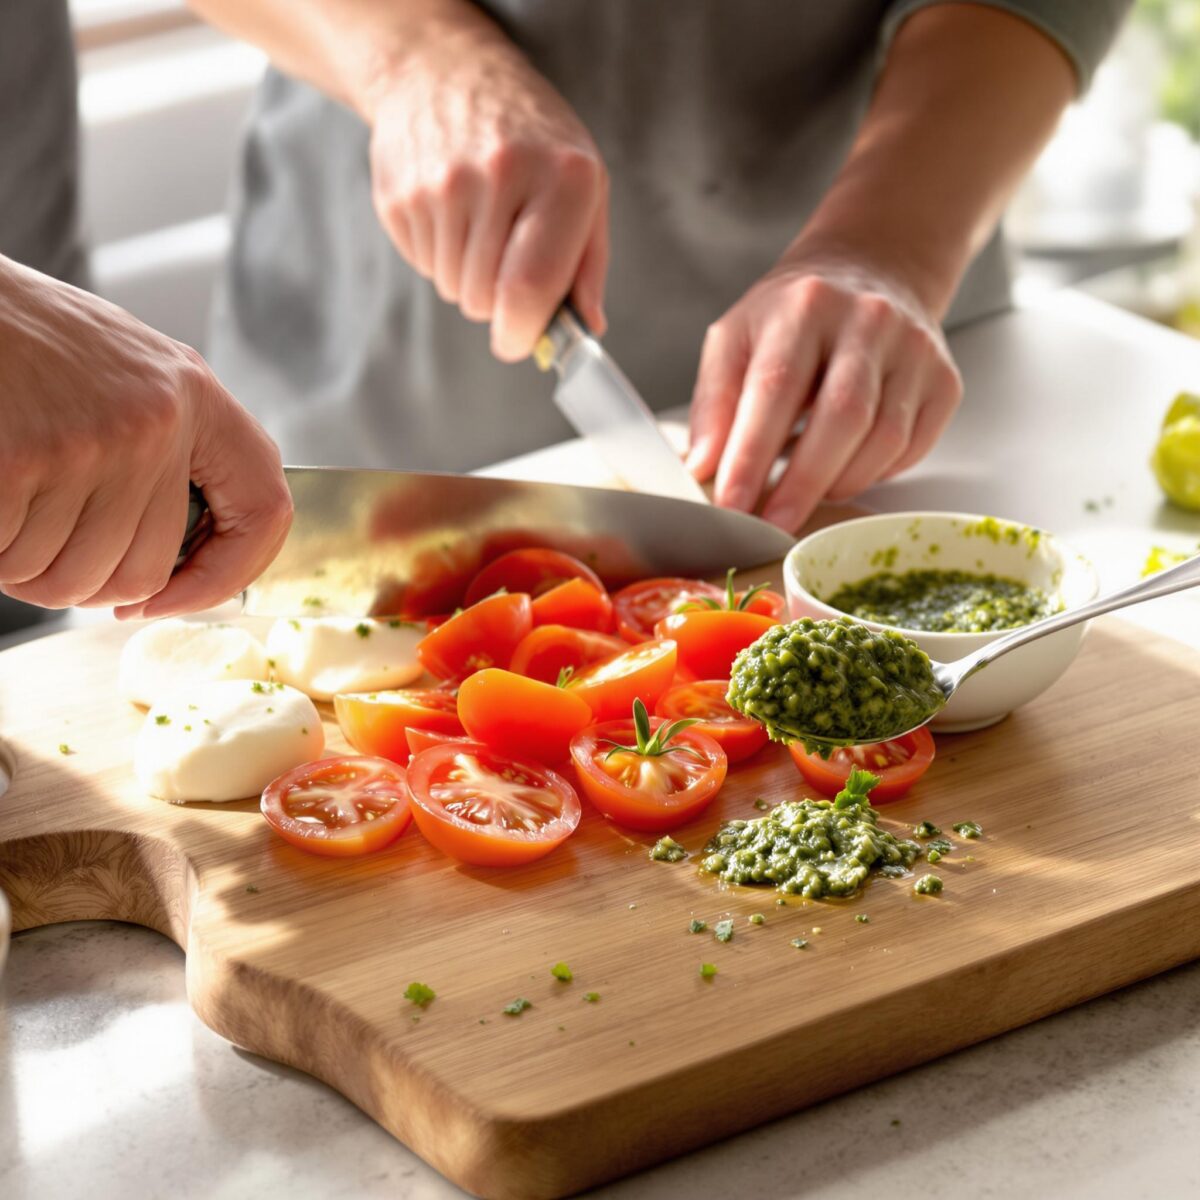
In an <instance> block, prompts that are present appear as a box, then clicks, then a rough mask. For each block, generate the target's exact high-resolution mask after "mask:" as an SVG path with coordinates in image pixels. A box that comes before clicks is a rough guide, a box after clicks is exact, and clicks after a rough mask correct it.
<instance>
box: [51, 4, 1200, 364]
mask: <svg viewBox="0 0 1200 1200" xmlns="http://www.w3.org/2000/svg"><path fill="white" fill-rule="evenodd" d="M71 6H72V10H73V13H74V18H75V24H76V30H77V39H78V44H79V49H80V108H81V117H82V122H83V162H84V176H83V180H84V190H83V211H84V228H85V234H86V236H87V238H88V241H89V243H90V245H91V251H92V271H93V277H94V282H95V286H96V288H97V290H98V291H100V292H101V294H103V295H105V296H107V297H109V298H110V299H112V300H114V301H116V302H117V303H118V304H121V305H122V306H124V307H125V308H128V309H129V310H130V311H132V312H133V313H134V314H136V315H137V316H138V317H141V318H142V319H143V320H145V321H148V322H149V323H151V324H152V325H154V326H156V327H157V328H159V329H162V330H163V331H164V332H166V333H169V334H171V335H172V336H173V337H176V338H179V339H180V340H182V341H185V342H188V343H190V344H191V345H194V346H197V347H198V348H200V349H201V350H203V348H204V340H205V326H206V322H207V310H208V301H209V294H210V292H211V288H212V284H213V280H214V277H215V273H216V269H217V264H218V262H219V261H220V258H221V255H222V254H223V253H224V250H225V246H226V244H227V240H228V223H227V221H226V218H225V216H224V208H225V202H226V196H227V190H228V187H229V180H230V176H231V170H232V167H233V164H234V161H235V156H236V154H237V148H238V132H239V128H240V124H241V121H242V119H243V115H244V113H245V111H246V106H247V104H248V103H249V100H250V95H251V92H252V90H253V88H254V85H255V83H256V82H257V80H258V78H259V76H260V75H261V73H262V71H263V69H264V65H265V60H264V57H263V55H262V54H261V53H259V52H258V51H257V50H254V49H251V48H250V47H248V46H245V45H240V44H237V43H235V42H231V41H230V40H229V39H227V38H224V37H222V36H221V35H220V34H218V33H215V32H213V31H212V30H211V29H209V28H207V27H206V26H204V25H202V24H200V23H199V22H198V21H197V20H196V19H195V18H194V17H192V16H191V14H190V13H189V12H188V11H187V9H186V8H185V7H184V5H183V3H182V0H72V5H71ZM1007 225H1008V232H1009V236H1010V239H1011V241H1012V244H1013V249H1014V253H1015V254H1016V256H1017V274H1018V296H1020V295H1022V294H1025V295H1028V294H1030V293H1031V292H1032V291H1035V290H1037V289H1045V288H1052V287H1061V286H1064V285H1067V284H1071V285H1075V286H1080V287H1082V288H1084V289H1085V290H1087V291H1089V292H1092V293H1094V294H1096V295H1099V296H1101V297H1103V298H1104V299H1106V300H1109V301H1111V302H1113V303H1115V304H1118V305H1120V306H1122V307H1126V308H1129V309H1132V310H1134V311H1137V312H1139V313H1142V314H1144V315H1146V316H1150V317H1152V318H1153V319H1155V320H1158V321H1162V322H1164V323H1167V324H1170V325H1173V326H1175V327H1176V328H1178V329H1181V330H1184V331H1185V332H1188V333H1191V334H1192V335H1194V336H1197V337H1200V0H1138V3H1137V5H1136V7H1135V10H1134V14H1133V17H1132V19H1131V20H1130V21H1129V22H1128V24H1127V25H1126V27H1125V30H1124V32H1123V33H1122V35H1121V39H1120V42H1119V43H1118V45H1117V48H1116V49H1115V51H1114V53H1113V54H1111V55H1110V56H1109V58H1108V60H1107V61H1106V62H1105V63H1104V65H1103V67H1102V68H1101V69H1100V72H1099V74H1098V75H1097V77H1096V80H1095V83H1094V85H1093V87H1092V89H1091V91H1090V92H1089V94H1088V95H1087V97H1086V98H1085V99H1084V100H1083V102H1082V103H1079V104H1077V105H1076V106H1075V107H1074V108H1073V109H1072V110H1071V111H1070V112H1069V113H1068V115H1067V117H1066V119H1065V120H1064V121H1063V124H1062V128H1061V129H1060V131H1059V133H1058V136H1057V137H1056V138H1055V139H1054V141H1053V142H1052V143H1051V145H1050V146H1049V147H1048V148H1047V150H1046V151H1045V153H1044V154H1043V156H1042V158H1041V160H1040V162H1039V163H1038V166H1037V169H1036V170H1035V171H1034V173H1033V175H1032V177H1031V178H1030V179H1029V181H1028V183H1027V185H1026V186H1025V188H1024V190H1023V191H1022V193H1021V194H1020V196H1019V197H1018V198H1017V200H1016V202H1015V203H1014V205H1013V206H1012V209H1011V211H1010V214H1009V218H1008V222H1007Z"/></svg>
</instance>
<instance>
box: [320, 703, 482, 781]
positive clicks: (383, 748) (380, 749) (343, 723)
mask: <svg viewBox="0 0 1200 1200" xmlns="http://www.w3.org/2000/svg"><path fill="white" fill-rule="evenodd" d="M333 711H334V712H335V713H336V714H337V719H338V725H339V726H340V727H341V730H342V736H343V737H344V738H345V739H346V741H348V742H349V743H350V745H351V746H353V747H354V749H355V750H357V751H358V752H359V753H360V754H374V755H378V756H379V757H380V758H390V759H391V760H392V761H393V762H398V763H406V762H408V758H409V746H408V741H407V738H406V736H405V735H406V734H407V732H408V730H410V729H433V730H437V731H438V732H440V733H462V732H463V727H462V723H461V722H460V721H459V719H458V705H457V703H456V702H455V699H454V693H453V692H449V691H446V690H445V689H443V688H403V689H400V690H397V691H390V692H343V693H341V694H340V695H337V696H334V698H333Z"/></svg>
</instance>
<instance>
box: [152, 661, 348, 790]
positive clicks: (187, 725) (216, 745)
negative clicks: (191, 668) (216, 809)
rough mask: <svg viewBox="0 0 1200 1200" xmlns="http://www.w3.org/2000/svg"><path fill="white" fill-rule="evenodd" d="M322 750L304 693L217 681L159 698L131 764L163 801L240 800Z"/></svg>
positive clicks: (317, 719)
mask: <svg viewBox="0 0 1200 1200" xmlns="http://www.w3.org/2000/svg"><path fill="white" fill-rule="evenodd" d="M324 748H325V731H324V729H323V728H322V726H321V715H320V713H318V712H317V710H316V707H315V706H314V704H313V702H312V701H311V700H310V699H309V698H308V697H307V696H306V695H305V694H304V693H303V692H298V691H296V689H295V688H290V687H285V686H284V685H283V684H281V683H260V682H257V681H256V682H248V681H246V680H236V681H228V682H227V681H224V680H222V681H220V682H217V683H201V684H197V685H196V686H195V687H191V688H185V689H183V690H181V691H177V692H172V693H171V694H170V695H169V696H166V697H164V698H163V699H161V700H159V701H158V703H157V704H155V705H154V707H153V708H151V710H150V711H149V712H148V713H147V714H146V723H145V724H144V725H143V726H142V728H141V731H140V732H139V733H138V736H137V742H136V744H135V746H134V751H133V767H134V771H135V772H136V774H137V777H138V781H139V782H140V783H141V785H142V787H144V788H145V789H146V791H147V792H149V793H150V795H152V796H158V797H159V798H161V799H163V800H171V801H174V802H175V803H177V804H182V803H184V802H186V801H188V800H241V799H243V798H245V797H247V796H257V795H258V794H259V793H260V792H261V791H262V790H263V788H265V787H266V786H267V784H268V783H270V782H271V780H272V779H274V778H275V777H276V776H277V775H281V774H283V772H284V771H288V770H291V768H292V767H297V766H299V765H300V764H301V763H305V762H309V761H311V760H312V759H314V758H317V757H319V756H320V754H321V751H322V750H323V749H324Z"/></svg>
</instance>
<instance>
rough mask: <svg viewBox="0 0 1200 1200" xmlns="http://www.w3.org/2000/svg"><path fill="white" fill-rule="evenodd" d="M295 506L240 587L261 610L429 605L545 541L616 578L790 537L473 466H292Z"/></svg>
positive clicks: (747, 552) (661, 504)
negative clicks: (283, 534)
mask: <svg viewBox="0 0 1200 1200" xmlns="http://www.w3.org/2000/svg"><path fill="white" fill-rule="evenodd" d="M285 470H286V475H287V481H288V486H289V487H290V489H291V492H292V498H293V500H294V502H295V517H294V519H293V523H292V528H291V532H290V533H289V534H288V537H287V540H286V542H285V543H284V546H283V549H282V550H281V551H280V553H279V555H278V556H277V557H276V559H275V561H274V562H273V563H272V564H271V566H270V567H268V568H267V570H266V571H265V572H264V573H263V574H262V575H261V576H260V577H259V579H257V580H256V581H255V582H254V583H253V584H251V586H250V587H249V588H248V589H247V590H246V592H245V594H244V596H243V607H244V609H245V611H246V612H247V613H250V614H253V615H262V616H283V617H295V616H305V615H310V616H315V615H326V614H331V615H332V614H336V615H347V616H397V615H404V616H412V617H417V616H426V615H433V614H435V613H444V612H449V611H451V610H452V609H453V608H454V607H455V606H456V605H457V604H458V602H459V600H460V598H461V596H462V592H463V589H464V588H465V586H466V584H467V582H468V581H469V580H470V579H471V577H472V576H473V575H474V574H475V573H476V572H477V571H478V570H479V568H480V567H481V566H483V565H484V563H486V562H488V561H490V560H491V559H493V558H495V557H497V556H498V555H499V554H502V553H504V552H505V551H506V550H513V549H520V548H522V547H527V546H548V547H552V548H554V549H558V550H563V551H566V552H567V553H569V554H573V555H574V556H575V557H577V558H580V559H582V560H583V561H584V562H586V563H588V564H589V565H590V566H591V567H592V569H593V570H595V571H596V573H597V574H598V575H599V576H600V578H601V579H603V580H604V582H605V584H606V585H608V586H609V587H614V588H615V587H620V586H622V585H624V584H626V583H629V582H632V581H633V580H635V579H642V578H646V577H647V576H651V575H684V576H689V577H695V576H705V575H716V574H719V573H722V572H724V571H725V570H726V568H728V567H737V568H738V569H745V568H747V567H754V566H759V565H762V564H765V563H772V562H775V561H777V560H778V559H780V558H782V557H783V555H784V554H786V553H787V551H788V550H789V549H791V546H792V543H793V538H792V537H791V536H790V535H789V534H787V533H784V531H783V530H781V529H779V528H777V527H776V526H774V525H770V524H768V523H767V522H766V521H763V520H760V519H759V518H758V517H753V516H749V515H748V514H746V513H741V512H734V511H732V510H729V509H723V508H716V507H715V506H713V505H710V504H695V503H692V502H690V501H687V500H676V499H671V498H667V497H661V496H646V495H641V494H639V493H636V492H622V491H616V490H614V489H609V488H591V487H572V486H569V485H566V484H555V483H528V482H524V481H521V480H512V479H489V478H483V477H480V476H469V475H445V474H435V473H423V472H410V471H384V470H349V469H344V468H338V467H287V468H286V469H285Z"/></svg>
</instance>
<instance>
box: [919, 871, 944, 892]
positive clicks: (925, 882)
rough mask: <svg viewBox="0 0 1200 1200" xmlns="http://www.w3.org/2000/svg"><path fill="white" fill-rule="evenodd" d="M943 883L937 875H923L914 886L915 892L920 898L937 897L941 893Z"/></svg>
mask: <svg viewBox="0 0 1200 1200" xmlns="http://www.w3.org/2000/svg"><path fill="white" fill-rule="evenodd" d="M941 890H942V881H941V878H940V877H939V876H937V875H922V876H921V878H920V879H918V880H917V882H916V883H914V884H913V891H914V892H916V893H917V895H918V896H937V895H939V894H940V893H941Z"/></svg>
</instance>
